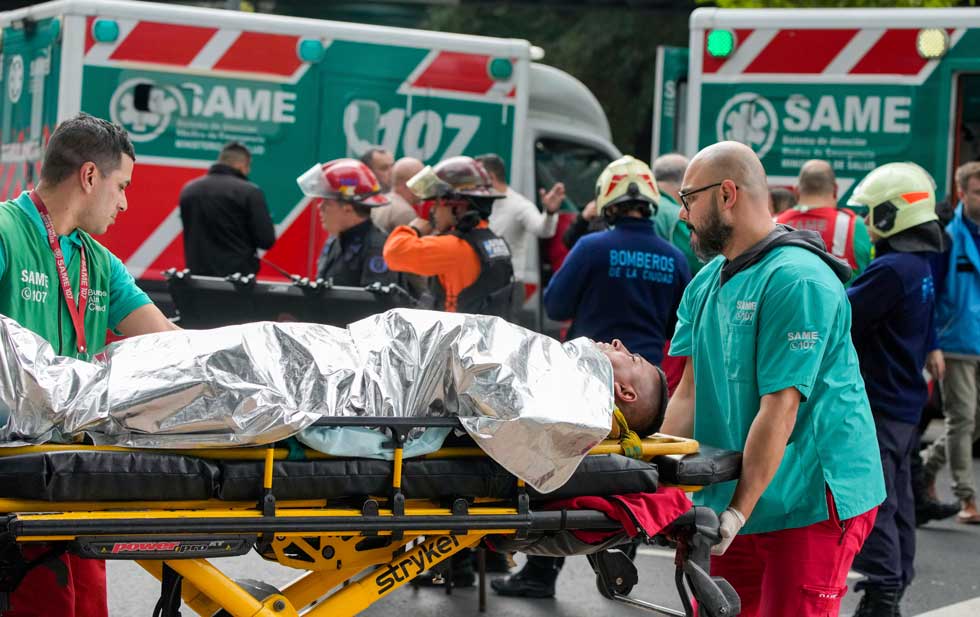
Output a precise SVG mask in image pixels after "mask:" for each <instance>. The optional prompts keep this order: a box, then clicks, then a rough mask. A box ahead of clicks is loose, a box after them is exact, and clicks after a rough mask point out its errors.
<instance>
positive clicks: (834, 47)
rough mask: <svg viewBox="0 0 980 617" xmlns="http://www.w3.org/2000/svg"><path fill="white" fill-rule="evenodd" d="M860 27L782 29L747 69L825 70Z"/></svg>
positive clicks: (768, 70) (762, 70) (812, 71)
mask: <svg viewBox="0 0 980 617" xmlns="http://www.w3.org/2000/svg"><path fill="white" fill-rule="evenodd" d="M857 33H858V31H857V30H780V31H779V34H777V35H776V36H775V37H773V39H772V40H771V41H770V42H769V44H768V45H766V47H765V49H763V50H762V52H761V53H760V54H759V55H758V56H756V58H755V60H753V61H752V63H751V64H749V65H748V66H747V67H746V68H745V72H746V73H797V74H816V73H821V72H823V70H824V69H825V68H827V65H828V64H830V63H831V61H833V59H834V58H836V57H837V54H839V53H840V51H841V50H842V49H844V46H845V45H847V44H848V43H849V42H850V40H851V39H852V38H854V35H855V34H857Z"/></svg>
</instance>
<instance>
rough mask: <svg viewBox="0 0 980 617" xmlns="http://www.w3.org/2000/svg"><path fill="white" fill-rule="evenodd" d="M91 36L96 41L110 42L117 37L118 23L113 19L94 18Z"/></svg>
mask: <svg viewBox="0 0 980 617" xmlns="http://www.w3.org/2000/svg"><path fill="white" fill-rule="evenodd" d="M92 38H93V39H95V42H97V43H112V42H113V41H115V40H116V39H118V38H119V23H118V22H117V21H116V20H115V19H96V20H95V23H94V24H92Z"/></svg>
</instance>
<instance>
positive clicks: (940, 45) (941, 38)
mask: <svg viewBox="0 0 980 617" xmlns="http://www.w3.org/2000/svg"><path fill="white" fill-rule="evenodd" d="M915 48H916V50H917V51H918V52H919V55H920V56H922V57H923V58H924V59H926V60H935V59H937V58H941V57H943V55H945V54H946V51H947V50H948V49H949V35H948V34H946V31H945V30H943V29H941V28H926V29H924V30H919V34H918V35H917V36H916V37H915Z"/></svg>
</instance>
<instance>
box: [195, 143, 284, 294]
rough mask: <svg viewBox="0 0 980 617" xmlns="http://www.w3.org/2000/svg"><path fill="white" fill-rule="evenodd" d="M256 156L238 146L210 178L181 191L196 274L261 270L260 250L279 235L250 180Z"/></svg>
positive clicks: (232, 147) (232, 146)
mask: <svg viewBox="0 0 980 617" xmlns="http://www.w3.org/2000/svg"><path fill="white" fill-rule="evenodd" d="M251 166H252V156H251V153H249V151H248V148H246V147H245V146H243V145H242V144H240V143H230V144H228V145H226V146H225V147H224V149H222V150H221V154H220V155H219V156H218V162H217V163H215V164H214V165H212V166H211V168H210V169H209V170H208V173H207V175H206V176H202V177H200V178H197V179H195V180H191V181H190V182H188V183H187V185H186V186H185V187H184V188H183V190H181V191H180V220H181V223H183V225H184V260H185V262H186V264H187V267H188V268H189V269H190V271H191V272H192V273H194V274H200V275H204V276H228V275H230V274H234V273H236V272H239V273H241V274H255V273H257V272H258V271H259V257H258V255H257V254H256V251H257V250H258V249H269V248H271V247H272V244H273V243H274V242H275V241H276V230H275V227H273V225H272V218H271V217H270V216H269V209H268V208H267V207H266V204H265V196H264V195H263V194H262V189H260V188H259V187H258V186H256V185H255V184H253V183H251V182H249V181H248V173H249V171H250V170H251Z"/></svg>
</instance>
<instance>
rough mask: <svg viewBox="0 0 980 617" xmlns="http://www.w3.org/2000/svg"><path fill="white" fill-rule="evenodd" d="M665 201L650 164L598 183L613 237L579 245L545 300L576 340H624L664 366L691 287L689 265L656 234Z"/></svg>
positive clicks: (634, 163) (603, 235)
mask: <svg viewBox="0 0 980 617" xmlns="http://www.w3.org/2000/svg"><path fill="white" fill-rule="evenodd" d="M659 199H660V193H659V191H658V190H657V183H656V181H655V180H654V178H653V174H652V173H651V172H650V168H649V167H647V165H646V164H645V163H643V162H642V161H638V160H636V159H634V158H633V157H631V156H625V157H623V158H621V159H619V160H617V161H613V162H612V163H610V164H609V166H608V167H606V169H605V171H603V172H602V174H601V175H600V176H599V180H598V181H597V183H596V209H597V210H598V216H601V217H603V218H604V219H605V220H606V221H607V222H609V224H610V226H611V227H612V229H609V230H607V231H603V232H600V233H595V234H590V235H588V236H586V237H584V238H582V239H581V240H579V241H578V243H576V244H575V247H574V248H573V249H572V251H571V253H569V254H568V257H567V258H566V259H565V262H564V263H563V264H562V267H561V268H560V269H559V270H558V272H556V273H555V275H554V276H553V277H552V278H551V282H550V283H549V284H548V287H547V289H545V292H544V306H545V310H546V311H547V312H548V316H549V317H551V318H552V319H556V320H562V319H572V320H573V321H572V326H571V329H570V330H569V332H568V337H569V338H573V337H576V336H586V337H589V338H591V339H593V340H596V341H602V342H611V341H612V340H613V339H619V340H621V341H622V342H623V343H624V344H625V345H626V347H628V348H629V349H631V350H633V351H634V352H636V353H638V354H640V355H641V356H643V357H644V358H646V359H647V360H648V361H649V362H651V363H653V364H658V365H659V364H660V362H661V360H662V359H663V348H664V341H665V340H667V339H668V338H669V337H670V335H671V334H672V333H673V330H674V320H675V315H676V313H677V306H678V305H679V304H680V300H681V295H682V294H683V293H684V288H685V287H686V286H687V283H688V281H690V280H691V271H690V269H689V268H688V265H687V259H686V258H685V257H684V255H683V254H682V253H681V252H680V251H679V250H677V248H675V247H674V246H673V245H671V244H670V243H669V242H667V241H666V240H663V239H662V238H660V237H659V236H658V235H657V234H656V232H655V231H654V229H653V222H652V221H651V220H650V214H651V210H656V208H657V202H658V201H659Z"/></svg>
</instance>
